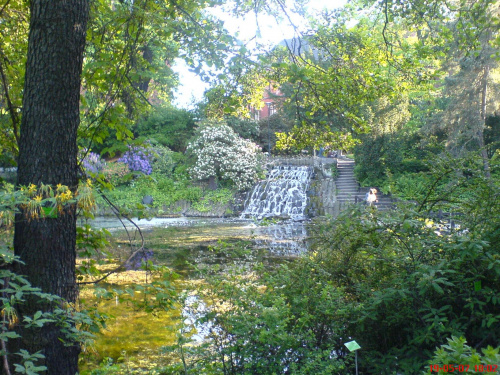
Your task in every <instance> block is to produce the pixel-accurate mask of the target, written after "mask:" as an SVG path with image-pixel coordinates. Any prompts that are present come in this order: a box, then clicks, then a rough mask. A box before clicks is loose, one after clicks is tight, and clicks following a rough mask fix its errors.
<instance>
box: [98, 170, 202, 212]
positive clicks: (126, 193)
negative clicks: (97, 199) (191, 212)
mask: <svg viewBox="0 0 500 375" xmlns="http://www.w3.org/2000/svg"><path fill="white" fill-rule="evenodd" d="M106 195H107V196H108V197H109V198H110V199H111V200H112V201H113V202H114V204H116V205H117V206H119V207H124V208H129V209H132V208H136V207H137V204H139V203H141V202H142V199H143V198H144V196H146V195H151V196H152V197H153V200H154V202H153V206H154V207H160V208H161V207H162V206H167V207H168V206H170V205H171V204H173V203H175V202H177V201H179V200H186V201H189V202H196V201H198V200H199V199H200V198H201V197H202V190H201V188H199V187H196V186H192V185H191V183H190V181H188V180H174V179H172V178H170V177H167V176H165V175H163V174H160V173H156V172H153V173H152V174H151V175H150V176H144V175H143V176H138V177H137V178H136V179H134V180H132V181H131V182H130V183H129V184H128V185H121V186H118V187H117V188H116V189H114V190H111V191H109V192H106ZM101 204H102V202H101Z"/></svg>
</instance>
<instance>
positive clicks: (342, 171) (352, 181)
mask: <svg viewBox="0 0 500 375" xmlns="http://www.w3.org/2000/svg"><path fill="white" fill-rule="evenodd" d="M337 169H338V171H339V174H338V177H337V179H336V180H335V183H336V187H337V201H338V203H339V209H340V210H342V209H343V207H344V206H345V205H346V204H347V203H363V201H364V199H365V195H366V193H367V192H368V190H369V189H370V188H368V187H365V188H362V187H360V186H359V184H358V181H356V178H355V177H354V160H352V159H347V158H346V159H338V161H337ZM377 198H378V202H377V203H375V206H376V207H377V208H378V209H380V210H387V209H389V208H390V207H391V206H392V205H393V203H392V201H391V198H390V196H388V195H383V194H382V193H380V192H379V193H378V194H377Z"/></svg>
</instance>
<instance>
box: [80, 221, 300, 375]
mask: <svg viewBox="0 0 500 375" xmlns="http://www.w3.org/2000/svg"><path fill="white" fill-rule="evenodd" d="M134 221H135V223H136V224H137V225H138V226H139V228H141V232H142V234H143V236H144V239H145V245H146V248H147V249H148V250H152V252H153V262H154V263H156V264H160V265H166V266H168V267H170V268H171V269H172V270H173V271H175V272H176V273H178V274H179V275H180V279H179V280H178V281H177V283H178V285H179V288H182V287H183V286H186V285H188V284H191V286H192V285H196V283H201V282H203V280H202V279H201V278H200V276H199V275H198V274H197V272H196V267H197V266H200V265H214V264H216V265H218V266H220V269H221V270H222V272H223V270H224V269H225V267H229V266H231V265H232V264H234V263H235V262H237V261H239V260H238V259H235V258H234V257H231V256H227V254H225V253H224V251H214V247H217V246H218V247H224V246H226V247H230V246H231V244H236V243H238V242H239V241H245V242H246V243H247V248H249V249H251V250H250V251H251V254H250V256H246V257H245V260H244V261H245V262H249V261H251V262H260V263H263V264H264V265H266V266H268V267H272V266H273V265H276V264H279V263H281V262H283V261H286V260H287V259H293V258H295V257H296V256H298V255H299V254H301V253H303V252H304V251H307V243H306V236H307V227H306V224H305V223H304V222H293V221H282V222H277V221H274V220H263V221H261V222H260V224H259V223H257V222H254V221H252V220H242V219H196V218H154V219H152V220H144V219H143V220H137V219H136V220H134ZM91 225H92V226H93V227H95V228H106V229H107V230H109V231H110V232H111V233H112V237H113V241H112V246H113V247H114V248H115V250H118V253H120V252H122V253H123V256H124V258H126V257H127V254H128V252H129V251H130V250H129V249H128V246H129V245H128V237H127V234H126V232H125V231H124V230H123V225H122V223H121V222H120V221H119V220H117V219H114V218H105V217H100V218H96V219H95V220H94V221H93V222H92V223H91ZM126 227H127V229H128V230H129V233H130V234H131V235H132V236H133V235H135V236H136V238H137V233H136V229H135V227H134V226H133V225H132V224H131V223H126ZM144 278H145V272H144V271H125V272H121V273H119V274H116V275H113V276H111V277H110V278H109V279H108V280H106V282H105V283H101V284H102V285H101V284H100V286H101V287H111V286H113V287H118V288H120V287H122V288H125V287H126V286H127V285H129V284H131V283H134V282H141V281H143V280H144ZM81 298H82V299H84V300H85V301H86V302H87V303H90V304H96V303H97V302H96V300H95V297H93V287H86V288H83V289H82V291H81ZM138 298H140V295H139V297H138ZM191 298H192V297H191ZM98 310H99V311H101V312H103V313H107V314H111V315H113V316H114V318H113V319H111V321H110V322H109V323H108V327H107V329H106V330H105V331H104V332H102V333H100V334H99V335H98V337H97V339H96V342H95V345H94V348H92V349H91V348H88V350H87V352H86V353H84V354H83V355H82V368H81V371H82V374H85V373H87V374H88V373H89V371H90V370H91V369H92V368H96V366H97V365H98V364H99V363H102V362H103V361H105V360H106V358H110V359H111V360H112V361H113V362H120V363H130V365H131V366H140V367H141V368H145V367H144V366H147V364H150V363H155V364H157V365H158V364H160V365H161V363H162V362H163V363H166V362H169V361H171V360H172V358H171V357H169V356H168V355H164V354H161V353H160V351H159V349H160V348H161V347H162V346H165V345H173V344H174V343H175V340H176V330H175V327H176V325H178V322H179V317H180V315H181V314H183V316H184V315H185V314H186V311H184V312H183V311H182V310H181V309H177V310H171V311H169V312H161V313H158V314H155V315H151V314H147V313H145V312H143V311H139V310H137V309H135V308H134V307H133V306H131V305H130V304H127V303H120V302H118V301H117V300H111V301H110V300H108V301H101V302H99V305H98Z"/></svg>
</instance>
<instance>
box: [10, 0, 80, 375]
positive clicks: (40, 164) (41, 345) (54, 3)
mask: <svg viewBox="0 0 500 375" xmlns="http://www.w3.org/2000/svg"><path fill="white" fill-rule="evenodd" d="M30 12H31V19H30V31H29V40H28V57H27V62H26V78H25V84H24V97H23V113H22V122H21V130H20V141H19V159H18V180H17V183H18V186H19V185H21V186H22V185H25V186H26V185H29V184H31V183H33V184H36V185H39V184H40V183H45V184H51V185H56V184H59V183H60V184H63V185H67V186H70V187H71V189H72V190H73V191H74V190H75V189H76V186H77V184H78V166H77V153H78V147H77V143H76V140H77V129H78V126H79V123H80V118H79V116H80V114H79V112H80V111H79V101H80V80H81V72H82V62H83V51H84V47H85V37H86V27H87V19H88V14H89V4H88V0H31V4H30ZM14 252H15V254H16V255H17V256H19V257H20V258H21V260H22V261H23V262H24V264H22V265H20V266H18V269H17V271H18V272H19V273H20V274H23V275H26V276H27V278H28V280H29V281H30V282H31V283H32V285H34V286H36V287H39V288H41V289H42V291H43V292H46V293H51V294H56V295H58V296H61V297H62V298H64V299H65V300H67V301H68V302H75V300H76V297H77V287H76V279H75V261H76V207H75V206H74V205H73V206H70V207H67V208H66V209H65V210H64V212H63V213H62V214H61V215H59V217H58V218H54V219H53V218H47V219H37V220H27V219H26V217H25V216H24V215H23V213H22V212H21V213H20V214H18V215H17V216H16V224H15V235H14ZM51 308H53V306H47V305H46V304H45V305H43V304H42V305H41V304H40V303H39V301H36V300H34V299H28V300H26V302H25V303H23V304H22V305H20V306H18V312H19V313H20V315H21V316H22V315H32V314H33V313H34V312H36V311H37V310H40V309H45V310H48V309H51ZM21 334H22V339H21V340H20V341H19V342H17V345H16V346H18V349H26V350H28V351H29V352H31V353H34V352H37V351H41V353H42V354H43V355H44V356H45V359H44V361H43V365H45V366H47V374H54V375H66V374H67V375H74V374H76V373H77V372H78V354H79V352H80V347H79V344H78V343H75V342H71V341H69V342H68V339H67V338H65V337H64V336H63V335H62V333H61V332H60V330H59V328H58V327H57V326H55V325H47V326H44V328H42V329H36V330H35V329H31V330H24V331H22V332H21ZM61 340H63V341H64V342H65V343H63V341H61ZM11 352H12V350H11ZM15 359H16V358H13V359H12V360H11V363H12V361H13V360H15ZM38 364H39V365H41V364H42V363H38Z"/></svg>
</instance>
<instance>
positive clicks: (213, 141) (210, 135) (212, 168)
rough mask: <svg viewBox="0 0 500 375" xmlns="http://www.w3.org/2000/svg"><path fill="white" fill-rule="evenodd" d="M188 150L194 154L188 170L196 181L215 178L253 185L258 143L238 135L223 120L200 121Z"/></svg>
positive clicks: (244, 186) (241, 186)
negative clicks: (219, 121)
mask: <svg viewBox="0 0 500 375" xmlns="http://www.w3.org/2000/svg"><path fill="white" fill-rule="evenodd" d="M188 150H190V151H191V152H193V154H194V155H196V158H197V160H196V164H195V165H194V167H192V168H191V170H190V172H191V175H192V176H193V177H194V178H196V179H199V180H204V179H207V178H210V177H217V178H219V179H222V180H229V181H232V182H233V183H234V185H235V186H236V188H237V189H238V190H244V189H248V188H250V187H251V186H252V185H253V183H254V182H255V181H256V180H257V178H258V175H259V171H261V169H262V163H261V157H260V156H261V149H260V146H258V145H257V144H255V143H253V142H251V141H248V140H246V139H243V138H241V137H239V136H238V135H237V134H236V133H235V132H234V130H233V129H231V128H230V127H229V126H227V125H226V124H224V123H214V122H205V123H203V124H201V125H200V127H199V130H198V135H197V137H196V138H195V140H194V141H192V142H190V143H189V145H188Z"/></svg>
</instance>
